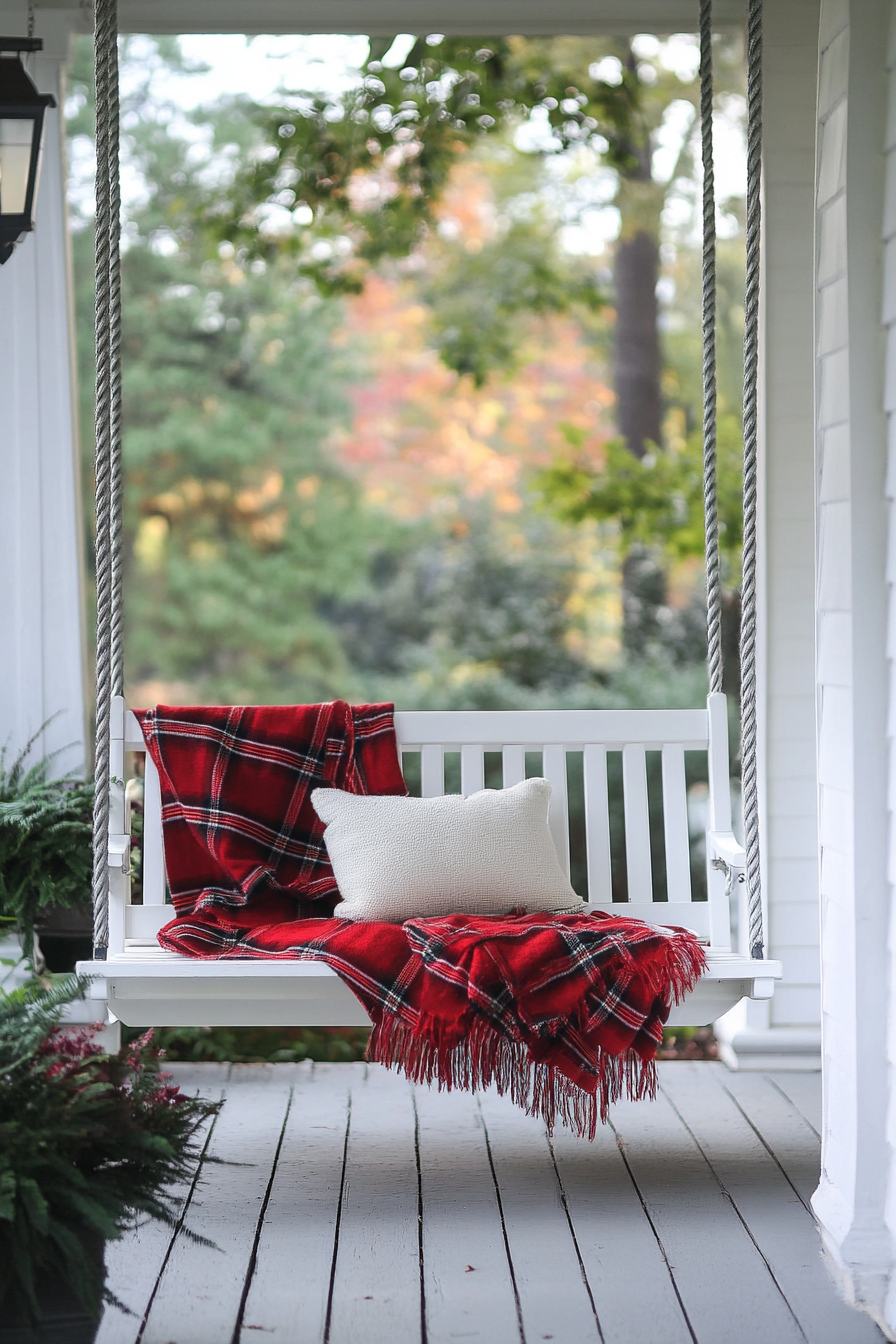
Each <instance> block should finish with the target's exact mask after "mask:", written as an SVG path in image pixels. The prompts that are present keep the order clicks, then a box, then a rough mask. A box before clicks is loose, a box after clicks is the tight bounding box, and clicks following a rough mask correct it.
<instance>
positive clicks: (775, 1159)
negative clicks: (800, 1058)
mask: <svg viewBox="0 0 896 1344" xmlns="http://www.w3.org/2000/svg"><path fill="white" fill-rule="evenodd" d="M722 1091H723V1092H727V1093H728V1096H729V1097H730V1098H731V1100H732V1101H733V1102H734V1104H735V1106H736V1107H737V1109H738V1110H739V1111H740V1113H741V1115H742V1116H743V1118H744V1119H745V1120H746V1122H747V1124H748V1125H749V1126H750V1128H751V1129H752V1131H753V1133H754V1134H755V1135H756V1137H757V1139H758V1140H759V1142H760V1143H761V1144H762V1146H763V1148H764V1149H765V1151H766V1152H767V1153H768V1155H769V1157H770V1158H771V1159H772V1161H773V1162H774V1164H775V1166H776V1167H777V1168H778V1170H779V1171H780V1173H781V1175H782V1176H783V1177H784V1179H785V1181H786V1182H787V1184H788V1185H789V1186H790V1188H791V1190H792V1191H793V1193H794V1194H795V1195H796V1197H797V1199H798V1200H799V1202H800V1203H801V1204H802V1206H803V1208H804V1209H805V1210H806V1212H807V1213H808V1215H809V1217H810V1218H811V1219H812V1221H813V1222H814V1221H815V1216H814V1214H813V1213H812V1209H811V1207H810V1205H809V1204H807V1203H806V1201H805V1200H804V1199H803V1197H802V1195H801V1194H800V1192H799V1190H797V1188H796V1186H795V1185H794V1183H793V1181H792V1180H791V1179H790V1177H789V1176H788V1175H787V1172H786V1171H785V1170H784V1168H783V1167H782V1165H781V1163H780V1162H779V1161H778V1157H777V1154H776V1153H775V1150H774V1149H773V1148H772V1147H771V1146H770V1145H769V1144H768V1142H767V1141H766V1139H765V1138H764V1136H763V1135H762V1134H761V1133H760V1131H759V1130H758V1129H757V1128H756V1126H755V1125H754V1124H753V1121H752V1120H751V1119H750V1117H749V1116H748V1115H747V1113H746V1111H745V1110H744V1108H743V1106H741V1104H740V1102H739V1101H738V1099H737V1097H736V1096H735V1095H734V1093H733V1092H732V1091H730V1089H729V1088H727V1087H726V1086H725V1084H724V1083H723V1084H722ZM782 1095H783V1093H782ZM791 1104H792V1103H791Z"/></svg>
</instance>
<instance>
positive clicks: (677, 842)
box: [663, 743, 691, 901]
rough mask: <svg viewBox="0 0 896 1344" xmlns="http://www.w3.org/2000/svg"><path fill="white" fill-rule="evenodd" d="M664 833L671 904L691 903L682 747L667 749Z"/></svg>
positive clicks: (665, 760)
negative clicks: (674, 902)
mask: <svg viewBox="0 0 896 1344" xmlns="http://www.w3.org/2000/svg"><path fill="white" fill-rule="evenodd" d="M663 829H664V831H665V840H666V891H667V893H668V897H669V900H670V901H690V899H691V846H690V832H689V828H688V803H687V790H686V782H685V773H684V750H683V748H682V747H680V746H679V745H678V743H672V744H671V745H669V746H666V747H663Z"/></svg>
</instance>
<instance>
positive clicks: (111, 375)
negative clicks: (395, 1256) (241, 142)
mask: <svg viewBox="0 0 896 1344" xmlns="http://www.w3.org/2000/svg"><path fill="white" fill-rule="evenodd" d="M95 16H96V17H95V33H94V60H95V69H96V243H95V256H96V421H95V425H96V630H97V635H96V751H95V760H94V784H95V790H96V791H95V798H94V806H93V924H94V932H93V942H94V957H95V958H96V959H97V960H98V961H104V960H105V958H106V952H107V949H108V946H109V876H108V874H109V869H108V858H107V851H108V832H109V774H110V744H109V731H110V723H109V720H110V711H111V708H112V696H113V694H115V693H116V692H117V689H118V688H120V685H121V672H120V660H121V635H120V631H121V575H120V560H119V556H118V552H119V550H120V544H119V538H120V529H121V462H120V399H121V397H120V365H119V353H118V345H119V336H120V290H119V269H118V267H119V247H118V220H119V210H118V202H119V194H118V193H119V187H118V32H117V10H116V0H96V5H95ZM116 660H117V663H118V667H117V668H116Z"/></svg>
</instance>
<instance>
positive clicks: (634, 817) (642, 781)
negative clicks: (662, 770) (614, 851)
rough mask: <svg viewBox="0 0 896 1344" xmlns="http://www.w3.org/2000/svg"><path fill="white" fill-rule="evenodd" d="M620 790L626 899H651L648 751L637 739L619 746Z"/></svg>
mask: <svg viewBox="0 0 896 1344" xmlns="http://www.w3.org/2000/svg"><path fill="white" fill-rule="evenodd" d="M622 790H623V800H624V805H625V867H626V874H627V876H628V899H629V900H630V901H639V902H640V901H650V900H652V898H653V875H652V872H651V867H650V812H649V808H648V800H647V752H646V749H645V747H644V745H643V743H640V742H629V743H628V744H627V745H626V746H624V747H623V749H622Z"/></svg>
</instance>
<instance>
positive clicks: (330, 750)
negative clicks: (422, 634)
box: [142, 702, 704, 1137]
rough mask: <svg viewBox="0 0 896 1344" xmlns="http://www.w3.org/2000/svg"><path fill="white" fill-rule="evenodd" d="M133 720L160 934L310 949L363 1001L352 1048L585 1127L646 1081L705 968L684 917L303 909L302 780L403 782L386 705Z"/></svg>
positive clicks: (320, 882) (200, 947)
mask: <svg viewBox="0 0 896 1344" xmlns="http://www.w3.org/2000/svg"><path fill="white" fill-rule="evenodd" d="M142 720H143V725H144V733H145V734H146V737H147V745H148V747H149V750H150V751H151V752H152V755H153V758H154V760H155V761H156V764H157V765H158V766H159V769H160V775H161V778H162V802H163V826H164V831H165V855H166V863H167V867H168V877H169V883H170V885H171V889H172V894H173V895H174V897H175V904H176V908H177V911H178V917H177V918H176V919H175V920H173V921H172V922H171V923H170V924H168V925H167V926H166V928H164V929H163V930H162V931H161V933H160V934H159V941H160V942H161V943H162V945H163V947H166V948H168V949H170V950H171V951H174V952H180V953H183V954H186V955H188V956H200V957H219V958H228V957H278V958H299V959H301V960H320V961H324V962H326V963H327V964H328V965H329V966H330V967H331V968H332V969H333V970H334V971H336V972H337V974H339V975H340V976H341V977H342V979H343V980H344V981H345V982H346V984H348V985H349V986H350V987H351V989H352V990H353V991H354V993H355V994H356V995H357V997H358V998H359V999H360V1001H361V1003H362V1004H363V1005H364V1007H365V1009H366V1010H367V1012H368V1013H369V1014H370V1017H371V1020H372V1022H373V1031H372V1033H371V1037H370V1042H369V1044H368V1051H367V1055H368V1058H369V1059H371V1060H373V1061H376V1062H379V1063H383V1064H387V1065H390V1066H397V1067H400V1068H402V1069H403V1070H404V1071H405V1073H407V1075H408V1076H409V1077H410V1078H412V1079H414V1080H415V1081H426V1082H435V1083H437V1084H438V1085H439V1086H440V1087H448V1088H450V1087H468V1088H475V1087H483V1086H488V1085H489V1084H491V1083H494V1084H496V1085H497V1087H498V1089H499V1091H501V1092H508V1093H509V1094H510V1095H511V1096H512V1097H513V1098H514V1100H515V1101H516V1102H517V1103H518V1104H519V1105H521V1106H523V1107H525V1109H527V1110H528V1111H530V1112H532V1113H534V1114H540V1115H542V1116H543V1117H544V1119H545V1121H546V1123H547V1125H548V1127H549V1128H552V1127H553V1125H554V1124H555V1122H556V1120H557V1119H558V1118H560V1119H562V1120H563V1121H564V1122H565V1123H567V1124H569V1125H570V1126H571V1127H572V1128H574V1129H575V1130H576V1131H577V1132H578V1133H579V1134H588V1135H589V1136H591V1137H593V1135H594V1133H595V1130H596V1126H597V1121H598V1117H600V1118H601V1119H603V1120H605V1119H606V1117H607V1112H608V1107H609V1105H610V1103H611V1102H612V1101H613V1100H615V1099H616V1098H618V1097H619V1096H620V1095H621V1094H622V1093H623V1091H625V1092H626V1093H627V1094H628V1095H629V1096H631V1097H635V1098H639V1097H645V1096H652V1095H653V1094H654V1092H655V1089H656V1071H655V1064H654V1060H655V1057H656V1051H657V1047H658V1045H659V1044H660V1042H661V1040H662V1028H663V1023H664V1022H665V1020H666V1018H667V1017H668V1014H669V1009H670V1007H671V1004H672V1003H673V1002H677V1001H678V1000H679V999H680V998H681V996H682V995H684V994H685V993H687V992H688V991H689V990H690V989H691V988H693V986H694V984H695V983H696V980H697V979H698V977H699V975H700V972H701V970H702V969H703V966H704V956H703V952H702V949H701V948H700V946H699V944H698V943H697V942H696V939H695V938H694V937H693V935H692V934H690V933H688V932H687V931H686V930H684V929H667V928H658V927H653V926H651V925H649V924H644V923H643V922H641V921H639V920H634V919H626V918H616V917H612V916H609V915H604V914H595V913H592V914H581V915H517V916H513V917H510V918H496V917H486V916H480V917H474V916H466V915H450V916H447V917H445V918H441V919H420V920H409V921H408V922H407V923H406V924H404V925H395V924H382V923H357V924H353V923H351V922H349V921H348V920H341V919H336V918H315V917H308V912H309V909H314V907H315V906H316V907H317V909H320V906H321V905H322V904H324V902H326V903H328V904H329V903H330V902H332V900H333V898H334V895H336V894H337V893H336V888H335V885H334V883H333V876H332V872H331V871H330V869H329V864H328V862H327V860H326V853H325V849H324V847H323V845H322V843H321V835H320V831H319V830H316V828H315V821H316V814H314V813H313V809H311V807H310V802H309V797H310V791H311V789H312V788H314V787H316V786H317V785H318V784H320V783H324V782H327V783H329V784H330V785H331V786H332V784H333V780H334V779H335V778H338V779H339V780H340V783H338V784H337V785H336V787H342V788H351V789H352V791H356V792H383V793H385V792H389V793H403V792H405V788H404V783H403V780H402V779H401V775H400V770H399V769H398V760H397V753H396V751H395V738H394V732H393V731H392V722H391V706H382V705H380V706H359V707H356V708H355V709H354V710H351V709H349V707H348V706H346V705H340V704H338V702H337V704H335V705H324V706H314V707H308V708H305V709H301V710H300V709H289V710H282V709H253V710H246V709H241V710H239V709H234V710H215V709H202V710H195V709H190V710H170V709H162V708H160V709H158V710H155V711H151V712H150V713H148V714H145V715H143V716H142ZM322 724H323V725H325V727H322V726H321V725H322ZM290 728H291V729H292V731H293V732H295V733H297V734H299V735H298V736H294V737H293V738H292V740H291V742H290V741H289V740H288V739H289V731H290ZM301 733H304V734H305V736H304V737H302V736H301V735H300V734H301ZM340 741H341V749H340ZM311 743H313V744H315V745H314V746H313V748H312V746H311ZM328 743H329V747H328V746H327V744H328ZM352 746H353V747H354V755H355V757H356V758H357V759H356V760H355V762H354V763H353V762H352ZM327 771H329V772H330V773H327ZM321 775H323V778H321ZM269 776H270V781H269ZM203 790H205V792H204V793H203ZM203 799H204V801H203ZM287 804H288V805H287ZM284 818H287V820H284ZM290 818H291V820H289V819H290ZM205 855H207V856H208V857H207V858H206V857H205ZM306 902H313V905H310V906H309V904H306ZM317 909H316V910H315V914H316V913H317ZM301 916H304V917H301Z"/></svg>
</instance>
